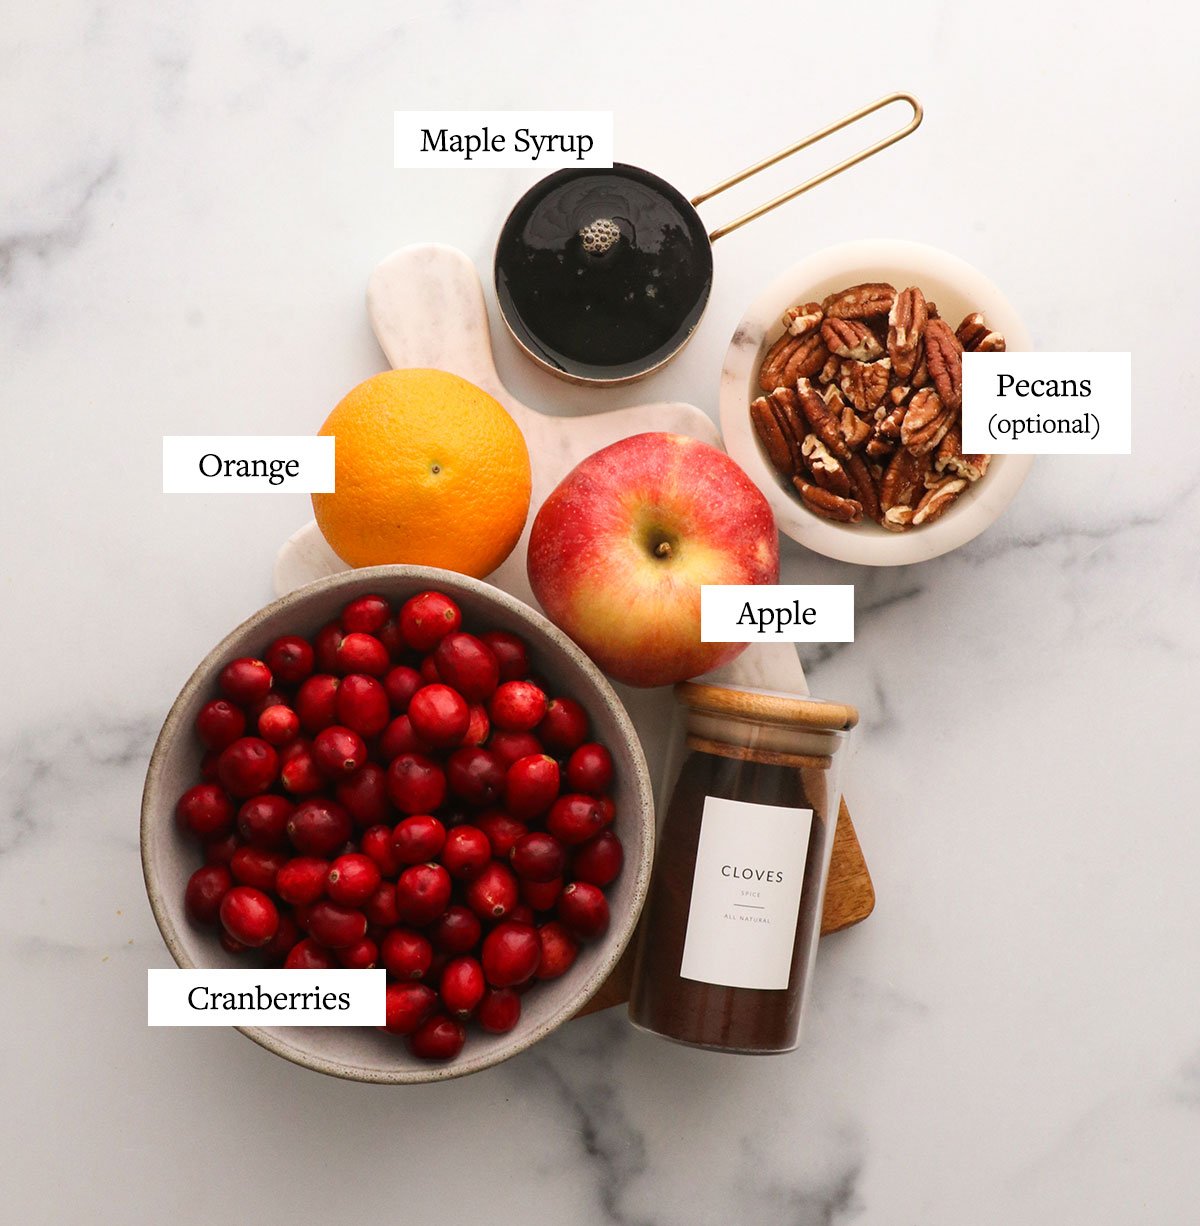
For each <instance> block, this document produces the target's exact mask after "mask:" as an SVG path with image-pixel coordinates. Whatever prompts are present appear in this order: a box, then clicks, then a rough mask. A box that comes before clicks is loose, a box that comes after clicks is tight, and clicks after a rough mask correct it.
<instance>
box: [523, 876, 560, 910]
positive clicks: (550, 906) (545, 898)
mask: <svg viewBox="0 0 1200 1226" xmlns="http://www.w3.org/2000/svg"><path fill="white" fill-rule="evenodd" d="M520 885H521V901H522V902H523V903H525V905H526V906H528V907H529V908H531V909H532V910H534V911H553V910H554V906H555V904H556V903H557V902H558V896H559V895H560V894H561V893H562V889H563V879H562V878H561V877H552V878H551V879H550V880H549V881H531V880H530V879H529V878H528V877H522V878H521V882H520Z"/></svg>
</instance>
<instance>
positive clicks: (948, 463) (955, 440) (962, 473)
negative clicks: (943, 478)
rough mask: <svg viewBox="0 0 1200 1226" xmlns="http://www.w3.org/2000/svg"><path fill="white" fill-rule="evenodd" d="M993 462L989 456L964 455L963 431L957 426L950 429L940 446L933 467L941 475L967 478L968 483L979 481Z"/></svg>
mask: <svg viewBox="0 0 1200 1226" xmlns="http://www.w3.org/2000/svg"><path fill="white" fill-rule="evenodd" d="M991 460H992V457H991V456H990V455H987V454H978V455H963V451H962V430H961V428H960V427H959V426H957V425H955V426H952V427H951V428H950V430H949V431H948V432H947V434H946V437H945V438H944V439H942V441H941V443H940V444H939V445H938V449H937V458H936V459H935V460H934V462H933V466H934V468H935V469H936V470H937V471H938V472H939V473H946V474H953V475H954V476H956V477H966V479H967V480H968V481H978V480H979V479H980V477H982V476H983V475H984V473H986V472H987V470H988V465H989V464H990V463H991Z"/></svg>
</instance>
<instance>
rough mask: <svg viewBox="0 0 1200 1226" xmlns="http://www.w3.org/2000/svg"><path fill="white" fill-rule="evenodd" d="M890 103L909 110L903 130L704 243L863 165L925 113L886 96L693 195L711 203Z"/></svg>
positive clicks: (908, 97)
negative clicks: (907, 107)
mask: <svg viewBox="0 0 1200 1226" xmlns="http://www.w3.org/2000/svg"><path fill="white" fill-rule="evenodd" d="M893 102H907V103H908V105H909V106H911V107H912V112H913V116H912V119H911V120H909V122H908V123H907V124H905V126H904V127H903V128H898V129H897V130H896V131H895V132H893V133H891V135H889V136H885V137H884V138H883V139H882V140H878V141H876V142H875V143H874V144H873V145H871V146H869V147H868V148H866V149H862V150H860V151H859V152H858V153H855V154H852V155H851V156H850V157H848V158H846V160H845V161H843V162H839V163H838V164H837V165H836V166H831V167H830V168H829V169H828V170H823V171H822V172H821V173H820V174H819V175H814V176H813V177H812V178H811V179H809V180H808V181H807V182H805V183H801V184H800V186H799V187H793V188H792V189H791V191H787V192H784V193H783V195H781V196H776V197H775V199H774V200H768V201H767V203H766V204H760V205H759V206H758V208H756V209H751V210H750V212H749V213H744V214H743V215H742V216H741V217H739V218H737V220H736V221H731V222H730V223H729V224H728V225H725V226H720V227H718V228H717V229H716V230H714V231H713V232H712V233H711V234H710V235H709V236H708V241H709V242H710V243H715V242H716V241H717V239H719V238H720V237H721V236H722V235H725V234H731V233H732V232H733V231H734V230H737V229H738V228H739V227H741V226H744V225H745V224H746V223H747V222H750V221H754V220H755V219H756V218H758V217H761V216H762V215H763V214H764V213H769V212H770V211H771V210H772V209H777V208H778V207H779V206H780V205H781V204H787V202H788V201H789V200H795V198H796V197H797V196H800V195H803V194H804V193H805V192H806V191H808V190H809V188H812V187H816V186H817V185H818V184H820V183H824V182H825V181H826V180H827V179H832V178H833V177H834V176H835V175H840V174H841V173H842V171H843V170H849V169H850V167H851V166H857V165H858V163H859V162H865V161H866V160H867V158H869V157H871V156H873V155H874V154H876V153H879V152H880V150H883V149H886V148H887V147H888V146H889V145H894V144H895V143H896V142H897V141H898V140H903V139H904V138H905V137H906V136H908V135H910V134H911V133H913V132H915V131H916V130H917V128H919V127H920V126H921V120H922V119H923V118H924V114H925V112H924V111H923V110H922V108H921V104H920V103H919V102H918V101H917V100H916V98H914V97H913V96H912V94H888V95H887V97H885V98H880V99H878V100H877V101H875V102H872V103H871V105H870V106H864V107H863V108H862V109H861V110H857V111H854V112H853V113H851V114H849V115H846V116H844V117H843V118H842V119H839V120H838V121H837V122H836V123H831V124H830V125H829V126H828V127H827V128H822V129H821V130H820V131H819V132H814V133H813V134H812V135H811V136H806V137H805V138H804V139H803V140H800V141H797V142H796V143H795V144H794V145H789V146H788V147H787V148H786V149H781V150H780V151H779V152H778V153H774V154H772V155H771V156H770V157H769V158H763V160H762V161H761V162H755V163H754V165H753V166H747V167H746V169H745V170H742V171H739V172H738V173H737V174H736V175H733V176H732V177H730V178H728V179H726V180H725V181H724V182H722V183H718V184H717V185H716V187H710V188H709V189H708V191H706V192H701V193H700V195H698V196H693V197H692V204H693V205H700V204H703V203H704V201H705V200H711V199H712V198H713V196H717V195H719V194H720V193H721V192H723V191H726V190H727V189H728V188H731V187H735V186H736V185H737V184H738V183H741V182H743V180H745V179H748V178H750V176H751V175H756V174H758V172H759V171H760V170H766V169H767V167H768V166H774V165H775V163H776V162H782V161H783V159H784V158H788V157H791V156H792V154H793V153H799V152H800V150H801V149H807V148H808V147H809V145H815V144H816V143H817V142H818V141H821V140H824V139H825V137H827V136H832V135H833V133H834V132H840V131H841V130H842V129H843V128H847V127H849V126H850V125H851V124H852V123H857V122H858V121H859V120H860V119H864V118H866V116H868V115H872V114H874V113H875V112H876V111H878V110H881V109H882V108H883V107H885V106H890V105H891V103H893Z"/></svg>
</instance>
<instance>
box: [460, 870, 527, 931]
mask: <svg viewBox="0 0 1200 1226" xmlns="http://www.w3.org/2000/svg"><path fill="white" fill-rule="evenodd" d="M465 897H466V902H467V906H468V907H470V908H471V910H472V911H474V912H475V914H476V915H478V916H479V918H480V919H481V920H485V921H491V920H498V919H503V918H504V917H505V916H506V915H507V914H508V913H509V912H510V911H511V910H512V909H513V908H514V907H515V906H516V905H517V903H518V899H519V893H518V890H517V879H516V877H515V876H514V875H513V872H512V869H510V868H508V867H507V866H506V865H504V864H500V863H498V862H497V861H494V860H493V861H492V863H491V864H489V865H487V866H486V867H485V868H484V870H483V871H482V872H481V873H480V874H479V875H478V876H476V877H473V878H472V879H471V880H470V881H469V882H467V888H466V895H465Z"/></svg>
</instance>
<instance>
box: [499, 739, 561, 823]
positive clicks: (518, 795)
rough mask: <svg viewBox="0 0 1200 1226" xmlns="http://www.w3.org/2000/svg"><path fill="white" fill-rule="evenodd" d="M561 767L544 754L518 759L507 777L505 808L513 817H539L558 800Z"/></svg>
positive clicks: (505, 780)
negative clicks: (559, 768)
mask: <svg viewBox="0 0 1200 1226" xmlns="http://www.w3.org/2000/svg"><path fill="white" fill-rule="evenodd" d="M558 788H559V770H558V763H557V762H555V760H554V759H553V758H551V757H549V756H547V755H546V754H544V753H537V754H529V755H528V756H527V757H524V758H518V759H517V760H516V761H515V762H514V763H513V764H512V765H511V766H510V767H509V768H508V771H507V773H506V774H505V776H504V805H505V808H507V810H508V811H509V812H510V813H511V814H512V815H513V816H514V817H520V818H531V817H538V816H540V815H541V814H543V813H545V812H546V810H547V809H549V808H550V806H551V805H552V804H553V803H554V801H555V799H556V797H557V796H558Z"/></svg>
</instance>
